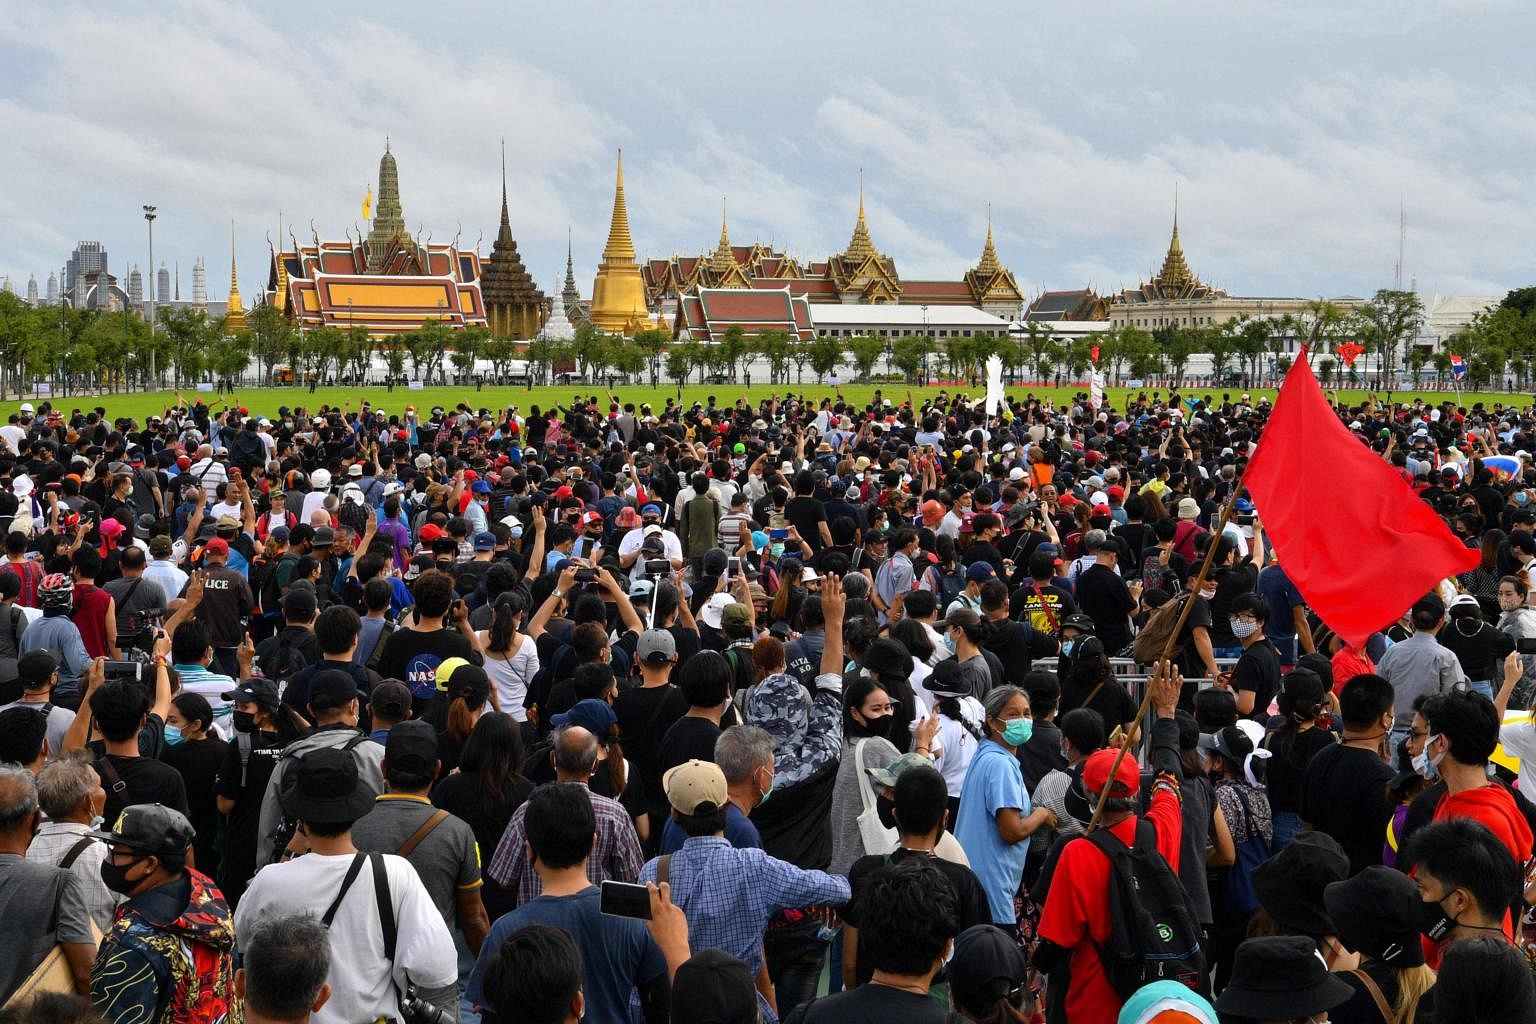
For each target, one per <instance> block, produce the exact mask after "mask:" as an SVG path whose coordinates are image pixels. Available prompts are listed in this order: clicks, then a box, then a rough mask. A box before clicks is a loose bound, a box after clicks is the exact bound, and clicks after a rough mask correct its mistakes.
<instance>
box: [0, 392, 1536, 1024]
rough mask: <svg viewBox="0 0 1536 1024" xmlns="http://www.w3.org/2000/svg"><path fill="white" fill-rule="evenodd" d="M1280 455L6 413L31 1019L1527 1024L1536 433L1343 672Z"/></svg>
mask: <svg viewBox="0 0 1536 1024" xmlns="http://www.w3.org/2000/svg"><path fill="white" fill-rule="evenodd" d="M1271 409H1272V406H1271V404H1270V403H1269V402H1268V401H1267V400H1260V401H1257V402H1251V401H1250V400H1249V396H1248V395H1241V396H1237V395H1230V394H1223V395H1220V396H1219V398H1218V397H1216V396H1195V395H1181V394H1166V395H1159V394H1157V393H1152V394H1142V395H1139V396H1133V397H1132V398H1130V399H1129V400H1128V401H1127V402H1126V404H1125V408H1124V409H1112V408H1108V407H1105V408H1096V407H1094V406H1092V405H1090V404H1089V400H1088V396H1086V395H1083V396H1078V397H1077V398H1076V399H1073V400H1071V401H1067V402H1063V403H1062V404H1060V405H1056V404H1053V403H1052V402H1051V401H1046V400H1036V399H1035V398H1033V397H1024V396H1015V397H1012V398H1010V399H1008V400H1005V402H1004V403H1003V404H1002V405H1001V406H1000V407H998V408H996V409H995V410H994V411H993V412H992V413H990V414H989V413H988V412H987V411H986V409H985V407H984V405H983V404H982V403H980V402H973V401H971V400H968V399H967V398H966V397H965V396H963V395H948V394H941V395H939V396H938V397H936V398H930V399H927V400H924V401H922V402H921V403H919V404H916V405H914V404H913V402H912V400H911V399H910V397H908V399H907V400H906V401H902V400H900V399H897V398H896V397H895V396H892V397H890V398H887V397H886V396H883V395H881V394H880V393H878V392H877V393H876V394H875V396H874V398H873V400H872V401H870V402H867V403H861V402H852V401H846V400H844V399H843V397H842V396H841V395H835V396H827V397H821V398H817V399H807V398H805V397H804V396H798V397H797V396H790V395H786V396H783V397H778V396H775V397H773V398H770V399H764V400H760V401H756V402H753V401H751V400H749V399H746V398H743V399H740V400H737V401H735V402H733V403H729V402H728V403H719V402H717V401H716V400H715V399H714V398H711V399H709V401H708V402H707V403H697V404H694V405H692V406H691V407H683V406H680V405H677V404H675V403H674V402H673V401H672V400H667V401H666V403H665V405H662V404H661V403H659V402H658V403H657V404H656V406H654V407H653V406H651V405H647V404H643V403H638V404H637V403H633V402H626V401H624V400H623V399H621V398H620V397H618V396H612V395H610V396H606V397H603V398H599V397H598V396H590V397H581V396H576V397H574V398H573V399H572V401H571V402H570V404H569V405H564V406H558V407H555V408H546V409H540V408H539V407H537V406H534V407H531V408H529V409H528V410H527V412H526V414H524V413H522V412H521V411H520V410H518V409H517V408H516V407H508V408H506V409H502V410H498V411H493V410H487V409H483V408H482V409H477V408H474V407H473V406H472V405H471V404H469V403H465V404H460V405H459V406H457V407H456V408H451V409H450V408H432V409H430V410H428V409H422V410H416V409H414V408H412V407H410V406H403V407H401V408H399V409H390V410H386V409H380V408H375V407H373V406H371V405H370V404H369V403H368V402H366V401H365V402H363V403H361V405H360V406H359V407H358V408H355V409H354V408H351V407H350V405H348V406H343V407H342V408H330V407H326V406H320V407H317V408H289V407H287V406H283V407H278V408H276V409H271V410H251V409H248V408H237V407H233V406H228V405H224V406H220V407H218V408H211V407H210V406H208V405H206V404H204V403H203V402H201V401H195V402H190V403H185V402H184V403H183V404H179V405H178V406H176V407H174V408H168V409H166V410H164V412H163V414H162V415H160V416H151V417H149V418H148V419H147V420H146V421H145V422H142V423H140V422H137V421H134V420H131V419H123V418H114V417H112V416H111V414H110V411H109V410H106V409H102V408H98V409H94V410H91V411H88V412H82V411H71V412H69V413H65V412H64V411H63V410H61V409H57V408H54V407H52V406H50V405H49V404H48V403H43V404H41V405H40V406H39V407H37V408H33V406H32V405H30V404H23V405H22V406H21V407H20V409H19V410H18V411H17V412H16V413H13V414H11V415H10V416H9V422H8V423H7V424H6V425H5V426H0V537H3V538H4V547H5V553H4V557H5V560H4V562H0V914H3V915H4V919H5V920H6V922H7V927H6V928H4V929H3V930H0V1004H3V1005H4V1009H3V1010H0V1020H17V1021H57V1022H66V1021H68V1022H74V1024H85V1022H99V1021H104V1022H108V1024H128V1022H134V1024H138V1022H162V1021H164V1022H170V1021H177V1022H180V1021H204V1022H219V1021H229V1022H235V1021H242V1020H243V1021H249V1022H253V1024H255V1022H285V1024H286V1022H298V1021H305V1020H314V1021H317V1022H322V1024H361V1022H365V1021H388V1020H393V1021H402V1022H426V1021H453V1020H459V1021H465V1022H469V1021H473V1020H476V1019H478V1020H481V1021H486V1022H491V1024H494V1022H497V1021H501V1022H507V1024H514V1022H529V1024H568V1022H575V1021H580V1020H585V1021H589V1022H598V1024H610V1022H611V1024H618V1022H626V1024H627V1022H645V1024H661V1022H666V1021H676V1022H679V1024H751V1022H758V1021H761V1022H769V1024H772V1022H776V1021H779V1020H783V1021H789V1022H800V1024H826V1022H832V1021H835V1022H838V1024H862V1022H877V1021H878V1022H896V1021H900V1022H913V1024H929V1022H932V1024H953V1022H960V1021H968V1022H975V1024H1006V1022H1030V1024H1033V1022H1036V1021H1044V1022H1049V1024H1115V1022H1119V1024H1151V1022H1162V1024H1169V1022H1185V1024H1188V1022H1192V1021H1193V1022H1203V1024H1218V1022H1219V1024H1248V1022H1320V1021H1324V1020H1331V1021H1335V1022H1343V1024H1461V1022H1474V1021H1476V1022H1486V1021H1500V1022H1523V1021H1530V1022H1536V988H1533V981H1532V970H1533V964H1536V954H1533V952H1532V951H1533V950H1536V914H1533V913H1532V912H1531V911H1530V909H1529V908H1530V906H1531V904H1532V903H1533V902H1536V881H1533V880H1536V873H1533V871H1532V854H1533V832H1536V805H1533V803H1532V800H1531V798H1532V797H1536V793H1533V792H1531V787H1532V786H1536V781H1533V780H1536V775H1533V774H1532V773H1533V772H1536V767H1533V768H1531V769H1529V770H1528V769H1526V768H1525V766H1524V761H1523V760H1522V759H1526V758H1532V757H1536V715H1533V713H1532V712H1531V711H1530V710H1529V709H1530V708H1531V705H1532V702H1533V700H1536V595H1533V594H1532V593H1531V588H1532V585H1533V583H1536V568H1533V567H1536V539H1533V536H1536V504H1533V503H1532V501H1531V497H1532V494H1533V493H1536V467H1532V466H1531V465H1530V461H1529V460H1530V456H1529V454H1528V452H1529V451H1532V450H1536V422H1533V420H1532V413H1531V410H1519V409H1516V408H1502V407H1498V406H1495V407H1491V408H1490V407H1485V406H1482V405H1478V406H1473V407H1471V408H1457V407H1456V406H1455V405H1454V404H1452V403H1449V402H1447V403H1442V404H1439V405H1435V406H1429V405H1425V404H1423V403H1420V402H1413V403H1411V404H1403V403H1395V404H1394V403H1388V402H1382V401H1377V400H1376V399H1375V398H1374V396H1373V397H1372V399H1371V400H1369V401H1367V402H1365V403H1363V404H1360V405H1355V406H1347V405H1345V404H1342V403H1339V404H1337V405H1336V414H1337V415H1338V416H1339V418H1340V420H1341V422H1343V423H1345V424H1347V426H1348V428H1349V429H1350V430H1351V431H1353V432H1354V433H1355V435H1356V436H1357V437H1358V439H1359V441H1360V443H1361V444H1362V445H1364V446H1367V447H1369V448H1371V449H1373V450H1375V451H1376V452H1378V453H1379V454H1380V456H1381V458H1382V459H1384V460H1385V461H1386V462H1387V463H1388V464H1390V465H1391V466H1393V467H1394V468H1395V469H1396V470H1397V471H1398V472H1399V473H1400V474H1401V476H1402V478H1403V480H1404V481H1405V483H1406V484H1408V485H1409V486H1410V487H1412V488H1413V490H1414V491H1416V492H1417V494H1418V495H1419V498H1420V499H1421V500H1423V501H1424V502H1427V503H1428V504H1429V505H1430V506H1431V507H1432V508H1433V509H1434V510H1435V511H1436V512H1437V513H1438V514H1440V515H1441V516H1442V517H1443V518H1444V520H1445V522H1446V524H1447V526H1448V528H1449V529H1450V530H1451V531H1453V532H1454V533H1455V534H1457V535H1458V536H1460V537H1461V538H1462V539H1463V540H1464V542H1465V543H1466V544H1467V545H1468V546H1469V547H1475V548H1478V549H1480V554H1481V561H1480V564H1479V566H1478V567H1477V568H1476V569H1475V570H1473V571H1470V572H1468V573H1466V574H1464V575H1462V576H1460V577H1457V578H1453V579H1447V580H1443V581H1441V582H1440V583H1439V584H1438V585H1436V586H1435V587H1434V588H1432V589H1431V590H1430V592H1428V593H1426V594H1424V595H1423V596H1422V597H1421V598H1420V599H1419V600H1417V601H1416V602H1415V603H1413V605H1412V607H1410V608H1404V609H1400V610H1399V611H1400V614H1399V615H1397V617H1395V618H1392V619H1391V621H1383V622H1382V623H1381V624H1380V627H1381V628H1380V630H1379V631H1378V632H1376V633H1375V634H1373V635H1372V636H1370V637H1369V639H1368V640H1366V641H1365V642H1364V643H1355V642H1350V641H1348V640H1346V639H1344V638H1341V637H1339V636H1338V635H1336V634H1335V633H1334V632H1333V631H1332V630H1331V629H1330V628H1329V624H1328V623H1327V622H1324V621H1320V620H1319V619H1318V617H1317V616H1316V615H1315V614H1313V612H1312V611H1311V609H1309V608H1308V605H1307V600H1306V596H1305V594H1303V593H1302V592H1301V590H1299V589H1298V587H1297V586H1296V584H1295V583H1293V582H1292V580H1291V578H1290V577H1289V576H1288V575H1287V568H1288V567H1287V566H1286V565H1284V564H1281V563H1280V562H1278V561H1276V558H1275V551H1274V547H1273V545H1272V544H1271V543H1270V542H1269V541H1268V538H1267V537H1266V534H1265V529H1264V520H1263V512H1264V510H1263V509H1262V508H1255V507H1254V505H1253V502H1252V501H1251V499H1250V497H1249V496H1247V495H1245V494H1243V492H1242V490H1241V488H1242V475H1243V472H1244V469H1245V467H1246V465H1247V463H1248V460H1249V459H1250V457H1251V456H1252V455H1253V453H1254V451H1255V446H1256V445H1258V444H1262V443H1263V441H1262V437H1263V430H1264V427H1265V423H1266V420H1267V419H1268V417H1269V415H1270V412H1271ZM1496 457H1497V458H1496ZM1511 459H1512V460H1513V463H1514V465H1515V467H1516V468H1515V470H1514V471H1513V472H1511V471H1510V470H1509V469H1508V468H1507V467H1508V465H1509V464H1510V462H1511ZM1316 471H1317V472H1321V473H1326V472H1328V468H1327V467H1326V466H1318V467H1316ZM1350 486H1351V483H1350V481H1348V480H1340V481H1338V500H1339V502H1341V503H1346V502H1349V501H1350V500H1351V498H1350ZM1405 500H1412V499H1405ZM1224 509H1227V510H1229V511H1230V512H1231V513H1232V514H1231V515H1230V516H1228V515H1225V514H1223V510H1224ZM1319 514H1321V515H1326V510H1319Z"/></svg>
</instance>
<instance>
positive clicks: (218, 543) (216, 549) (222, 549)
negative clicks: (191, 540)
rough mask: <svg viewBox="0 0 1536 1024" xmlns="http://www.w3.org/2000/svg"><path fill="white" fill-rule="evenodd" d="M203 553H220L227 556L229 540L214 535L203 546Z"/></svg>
mask: <svg viewBox="0 0 1536 1024" xmlns="http://www.w3.org/2000/svg"><path fill="white" fill-rule="evenodd" d="M203 553H204V554H208V555H220V556H223V557H226V558H227V557H229V542H228V541H226V540H225V539H224V538H223V537H215V538H213V540H210V541H209V542H208V543H207V544H205V545H204V546H203Z"/></svg>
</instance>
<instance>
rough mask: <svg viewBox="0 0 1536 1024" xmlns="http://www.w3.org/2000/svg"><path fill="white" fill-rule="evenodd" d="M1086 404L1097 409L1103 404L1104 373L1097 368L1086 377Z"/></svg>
mask: <svg viewBox="0 0 1536 1024" xmlns="http://www.w3.org/2000/svg"><path fill="white" fill-rule="evenodd" d="M1088 404H1089V405H1091V406H1093V408H1094V410H1095V411H1097V410H1098V409H1099V407H1100V406H1102V405H1103V404H1104V375H1103V374H1102V373H1100V372H1099V371H1098V370H1095V371H1093V373H1092V374H1090V375H1089V377H1088Z"/></svg>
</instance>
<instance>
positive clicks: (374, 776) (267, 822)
mask: <svg viewBox="0 0 1536 1024" xmlns="http://www.w3.org/2000/svg"><path fill="white" fill-rule="evenodd" d="M362 736H363V734H362V733H361V732H359V731H358V730H357V729H354V728H352V727H351V726H335V725H333V726H322V727H321V728H319V729H317V730H315V731H314V732H312V733H310V734H309V735H308V736H300V737H299V738H298V739H296V740H294V741H293V742H292V743H290V744H288V746H287V747H285V748H284V749H283V754H282V756H281V757H280V758H278V761H277V767H275V768H273V769H272V778H271V779H270V780H269V781H268V782H267V791H266V793H265V794H264V795H263V796H262V798H261V823H260V825H259V826H258V833H257V838H256V867H257V868H258V869H260V868H262V867H265V866H266V865H268V864H270V863H271V862H272V861H273V860H274V859H275V858H274V854H275V853H276V851H274V850H273V849H272V831H273V830H274V829H275V828H277V825H278V822H279V821H280V820H281V819H282V816H283V807H282V804H281V803H280V802H279V798H278V794H279V793H281V792H282V786H283V777H284V775H286V774H287V772H288V768H289V767H290V766H291V765H292V764H293V763H294V762H295V761H296V760H297V759H298V758H301V757H303V756H304V755H305V754H307V753H309V752H310V751H311V750H319V749H321V748H322V747H344V746H346V745H347V743H348V742H349V741H351V740H353V739H355V738H358V737H362ZM352 756H353V757H354V758H356V759H357V774H358V781H359V782H360V783H361V784H362V785H364V786H367V787H368V788H369V789H371V790H373V793H374V795H375V796H377V795H378V794H380V793H382V792H384V772H383V769H382V768H381V767H380V765H381V764H383V761H384V746H383V745H382V744H380V743H375V742H374V741H373V740H370V739H367V738H366V737H364V738H363V741H362V742H361V743H358V744H357V745H356V746H354V747H353V748H352Z"/></svg>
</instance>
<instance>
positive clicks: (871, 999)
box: [785, 985, 962, 1024]
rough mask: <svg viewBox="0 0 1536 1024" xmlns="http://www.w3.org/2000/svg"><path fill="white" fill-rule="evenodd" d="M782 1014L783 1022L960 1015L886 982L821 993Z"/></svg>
mask: <svg viewBox="0 0 1536 1024" xmlns="http://www.w3.org/2000/svg"><path fill="white" fill-rule="evenodd" d="M804 1009H805V1014H804V1016H800V1013H799V1011H798V1010H796V1011H795V1012H794V1013H791V1014H790V1015H789V1016H788V1017H787V1018H785V1024H892V1022H895V1021H900V1022H901V1024H948V1022H950V1021H956V1020H961V1019H962V1018H960V1017H958V1016H956V1015H954V1014H951V1013H950V1012H949V1011H948V1010H946V1009H945V1008H944V1007H943V1005H941V1004H940V1003H939V1001H938V1000H937V999H934V998H933V997H932V996H928V995H921V996H920V995H918V994H917V993H916V992H907V991H905V990H903V989H899V988H891V987H890V986H889V985H860V986H859V987H858V988H855V989H849V990H848V991H846V992H839V993H837V995H833V996H824V997H822V998H821V999H818V1000H816V1001H815V1002H812V1003H807V1004H805V1006H804Z"/></svg>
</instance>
